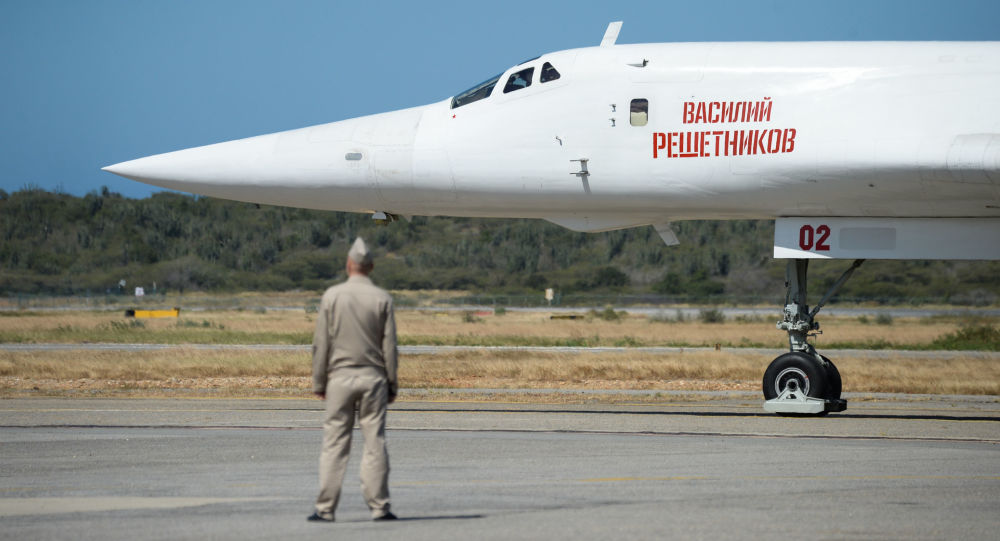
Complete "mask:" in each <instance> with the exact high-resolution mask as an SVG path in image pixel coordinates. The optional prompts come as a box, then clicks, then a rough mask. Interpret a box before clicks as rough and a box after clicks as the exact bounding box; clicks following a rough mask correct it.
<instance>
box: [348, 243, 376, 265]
mask: <svg viewBox="0 0 1000 541" xmlns="http://www.w3.org/2000/svg"><path fill="white" fill-rule="evenodd" d="M347 257H349V258H351V261H353V262H355V263H357V264H359V265H370V264H371V263H372V253H371V252H369V251H368V246H367V245H365V241H363V240H361V237H358V238H356V239H354V244H352V245H351V250H350V251H349V252H347Z"/></svg>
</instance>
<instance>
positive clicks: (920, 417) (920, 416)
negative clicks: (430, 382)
mask: <svg viewBox="0 0 1000 541" xmlns="http://www.w3.org/2000/svg"><path fill="white" fill-rule="evenodd" d="M402 411H408V412H410V411H412V412H426V413H432V412H442V411H447V412H449V413H576V414H581V415H658V416H665V417H674V416H677V417H775V416H774V415H772V414H770V413H766V412H762V411H760V412H739V411H610V410H572V409H488V410H484V409H472V408H468V409H451V408H449V409H436V408H407V409H406V410H402ZM826 418H827V419H894V420H911V421H992V422H1000V417H986V416H981V417H975V416H960V415H937V414H927V413H912V414H902V413H892V414H887V413H885V414H884V413H838V414H836V415H830V416H828V417H826Z"/></svg>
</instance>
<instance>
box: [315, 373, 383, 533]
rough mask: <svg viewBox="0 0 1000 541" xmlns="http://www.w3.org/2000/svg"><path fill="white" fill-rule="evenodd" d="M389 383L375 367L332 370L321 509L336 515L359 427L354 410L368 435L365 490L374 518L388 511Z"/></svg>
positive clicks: (329, 515) (321, 462)
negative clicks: (387, 445) (386, 422)
mask: <svg viewBox="0 0 1000 541" xmlns="http://www.w3.org/2000/svg"><path fill="white" fill-rule="evenodd" d="M388 392H389V384H388V382H387V381H386V378H385V374H384V373H383V372H382V371H381V370H380V369H378V368H376V367H342V368H337V369H335V370H334V371H333V372H331V373H330V377H329V379H328V380H327V384H326V420H325V421H324V422H323V450H322V452H321V453H320V456H319V485H320V492H319V497H317V498H316V512H317V513H318V514H319V515H320V516H322V517H323V518H333V515H334V510H336V508H337V502H338V501H339V500H340V487H341V485H342V484H343V481H344V472H345V471H346V470H347V459H348V458H349V457H350V452H351V434H352V432H353V430H354V412H355V408H357V411H358V424H359V425H360V426H361V435H362V436H363V437H364V441H365V445H364V453H363V454H362V456H361V492H362V495H363V496H364V498H365V503H367V504H368V508H369V509H370V510H371V513H372V518H378V517H381V516H382V515H385V514H386V513H388V512H389V455H388V453H387V451H386V447H385V412H386V407H387V405H388Z"/></svg>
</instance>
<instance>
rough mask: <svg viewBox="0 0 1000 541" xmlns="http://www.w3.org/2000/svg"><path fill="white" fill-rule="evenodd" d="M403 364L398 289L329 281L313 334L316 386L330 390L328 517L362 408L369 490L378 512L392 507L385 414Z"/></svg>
mask: <svg viewBox="0 0 1000 541" xmlns="http://www.w3.org/2000/svg"><path fill="white" fill-rule="evenodd" d="M359 240H360V239H359ZM355 246H357V242H356V243H355ZM363 246H364V244H363V243H362V247H363ZM354 251H355V249H354V248H352V250H351V256H353V255H354ZM365 252H366V256H367V250H365ZM367 257H368V261H369V262H370V261H371V259H370V256H367ZM355 260H356V261H357V259H355ZM396 367H397V352H396V322H395V318H394V316H393V310H392V297H391V296H389V294H388V293H387V292H385V291H384V290H382V289H380V288H378V287H376V286H375V284H373V283H372V281H371V280H369V279H368V277H367V276H361V275H354V276H351V277H350V278H348V280H347V281H346V282H344V283H342V284H339V285H336V286H334V287H331V288H330V289H328V290H327V291H326V293H325V294H324V295H323V299H322V301H321V302H320V306H319V312H318V315H317V318H316V333H315V334H314V336H313V391H314V392H316V393H326V420H325V421H324V423H323V450H322V453H321V454H320V458H319V482H320V492H319V497H318V498H316V513H317V514H318V515H319V516H321V517H323V518H325V519H332V518H333V514H334V510H335V509H336V508H337V502H338V500H339V499H340V487H341V484H342V483H343V480H344V472H345V471H346V469H347V459H348V457H349V455H350V451H351V433H352V431H353V429H354V412H355V408H357V411H358V413H359V424H360V425H361V434H362V435H363V436H364V440H365V446H364V454H363V455H362V457H361V490H362V493H363V495H364V498H365V502H366V503H367V504H368V508H369V509H371V512H372V518H379V517H382V516H385V515H386V514H387V513H389V457H388V454H387V452H386V447H385V414H386V405H387V403H388V400H389V397H392V398H395V396H396V391H397V389H398V383H397V379H396Z"/></svg>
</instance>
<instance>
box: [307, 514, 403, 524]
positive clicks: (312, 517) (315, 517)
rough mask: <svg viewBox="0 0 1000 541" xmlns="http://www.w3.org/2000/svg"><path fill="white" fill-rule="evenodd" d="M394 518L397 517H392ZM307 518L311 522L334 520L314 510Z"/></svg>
mask: <svg viewBox="0 0 1000 541" xmlns="http://www.w3.org/2000/svg"><path fill="white" fill-rule="evenodd" d="M392 518H396V517H392ZM306 520H308V521H309V522H333V519H332V518H323V517H321V516H319V513H317V512H316V511H313V514H311V515H309V516H308V517H306Z"/></svg>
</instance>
